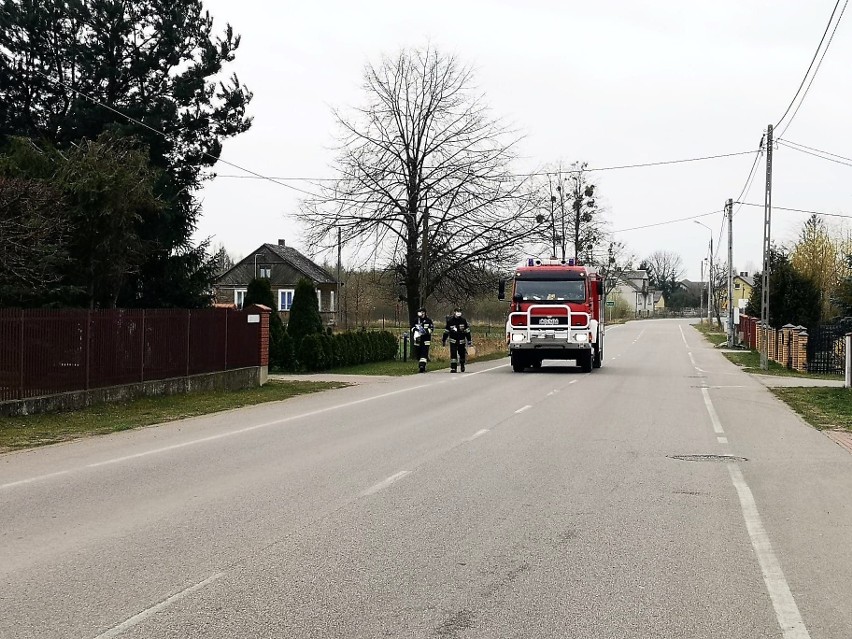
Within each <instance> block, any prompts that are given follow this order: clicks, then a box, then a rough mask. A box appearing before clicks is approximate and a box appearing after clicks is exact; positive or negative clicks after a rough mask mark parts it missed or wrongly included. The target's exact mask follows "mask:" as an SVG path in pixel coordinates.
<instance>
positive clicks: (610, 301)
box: [606, 300, 615, 306]
mask: <svg viewBox="0 0 852 639" xmlns="http://www.w3.org/2000/svg"><path fill="white" fill-rule="evenodd" d="M606 305H607V306H615V300H607V301H606Z"/></svg>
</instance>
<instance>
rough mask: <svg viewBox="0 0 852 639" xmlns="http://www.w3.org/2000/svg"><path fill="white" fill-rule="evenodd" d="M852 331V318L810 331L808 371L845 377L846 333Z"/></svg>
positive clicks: (823, 325)
mask: <svg viewBox="0 0 852 639" xmlns="http://www.w3.org/2000/svg"><path fill="white" fill-rule="evenodd" d="M850 331H852V318H848V317H846V318H843V319H842V320H840V321H839V322H834V323H833V324H822V325H820V326H817V327H816V328H814V329H811V330H810V331H808V371H809V372H811V373H827V374H830V375H843V374H844V373H845V365H846V340H845V339H844V336H845V335H846V333H849V332H850Z"/></svg>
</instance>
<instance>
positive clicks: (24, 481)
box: [0, 470, 71, 490]
mask: <svg viewBox="0 0 852 639" xmlns="http://www.w3.org/2000/svg"><path fill="white" fill-rule="evenodd" d="M69 472H71V471H69V470H60V471H59V472H56V473H48V474H47V475H38V476H36V477H30V478H29V479H21V480H18V481H12V482H9V483H8V484H0V490H3V489H4V488H12V487H14V486H22V485H23V484H31V483H32V482H34V481H41V480H42V479H50V478H51V477H57V476H59V475H65V474H67V473H69Z"/></svg>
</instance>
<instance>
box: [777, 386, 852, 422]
mask: <svg viewBox="0 0 852 639" xmlns="http://www.w3.org/2000/svg"><path fill="white" fill-rule="evenodd" d="M772 392H773V393H775V395H776V396H778V397H779V398H781V399H782V400H783V401H784V402H786V403H787V404H788V405H789V406H790V407H791V408H792V409H793V410H795V411H796V412H797V413H799V414H800V415H801V416H802V418H803V419H804V420H805V421H806V422H808V423H809V424H811V425H813V426H814V427H815V428H818V429H820V430H825V429H829V428H844V429H846V430H852V391H850V390H849V389H848V388H773V389H772Z"/></svg>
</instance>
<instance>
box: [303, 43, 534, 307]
mask: <svg viewBox="0 0 852 639" xmlns="http://www.w3.org/2000/svg"><path fill="white" fill-rule="evenodd" d="M363 88H364V92H365V95H366V103H365V105H364V106H362V107H360V108H357V109H355V110H354V112H353V113H352V114H351V115H350V116H346V115H344V114H342V113H341V112H335V116H336V118H337V120H338V123H339V125H340V127H341V130H342V135H341V138H340V145H339V149H338V157H337V160H336V168H337V171H338V172H339V176H340V177H339V179H338V180H337V181H336V182H335V183H334V184H333V185H330V186H329V185H324V186H319V185H318V186H317V187H316V188H317V189H319V193H318V197H314V198H311V199H308V200H306V201H305V202H303V205H302V215H303V217H302V219H303V221H304V222H305V223H306V225H307V230H308V232H307V242H308V244H309V246H310V247H311V248H313V249H315V250H324V249H330V248H331V247H332V246H333V245H334V244H335V243H336V241H337V232H338V229H339V230H340V233H341V237H342V240H343V242H344V243H345V244H346V245H347V246H348V247H349V248H350V250H354V251H356V252H358V253H359V254H360V255H361V256H370V257H373V258H374V259H375V261H376V262H382V263H384V265H386V266H388V267H390V268H391V269H392V270H393V272H394V273H395V275H396V277H397V279H398V281H399V282H400V284H401V285H402V288H403V290H404V294H403V297H404V298H405V301H406V302H407V304H408V314H409V319H410V320H413V318H414V316H415V313H416V311H417V308H418V307H419V306H420V305H421V304H423V300H425V299H427V298H428V297H429V296H430V295H431V294H432V293H433V292H435V291H436V290H437V288H438V287H439V286H440V285H442V284H444V283H447V282H451V283H452V284H453V285H454V286H455V287H457V288H459V289H460V290H463V291H469V292H475V291H477V290H478V289H479V288H480V287H482V286H483V285H484V281H481V280H482V277H481V276H483V274H488V273H490V272H492V271H493V270H495V269H497V268H499V267H500V266H501V265H504V264H507V263H509V262H510V261H515V260H516V259H517V250H516V246H517V242H518V241H519V240H522V239H523V238H524V237H525V236H526V235H528V234H529V233H530V232H531V231H532V230H533V226H534V224H535V222H534V221H533V219H532V212H531V209H530V207H529V203H528V202H527V201H526V200H524V199H523V198H521V197H519V196H520V188H521V185H520V184H519V183H518V181H517V180H516V179H515V178H514V177H513V176H512V175H511V173H510V172H509V164H510V162H511V161H512V160H513V158H514V152H513V146H514V143H515V141H516V139H515V138H513V137H511V136H512V132H511V131H510V130H508V129H507V128H506V127H505V126H504V125H503V124H501V123H500V122H498V121H496V120H494V119H492V118H491V117H490V115H489V112H488V109H487V108H486V106H485V104H484V102H483V98H482V97H481V96H479V95H477V94H475V93H474V90H473V76H472V72H471V69H470V68H468V67H465V66H462V65H461V64H460V63H459V62H458V61H457V60H456V59H455V58H454V57H452V56H445V55H442V54H440V53H439V52H438V51H436V50H434V49H431V48H428V49H425V50H408V51H403V52H402V53H400V54H399V55H398V56H397V57H396V58H394V59H390V58H384V59H383V60H382V61H381V63H380V64H379V65H378V66H373V65H368V66H367V68H366V70H365V77H364V87H363Z"/></svg>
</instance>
